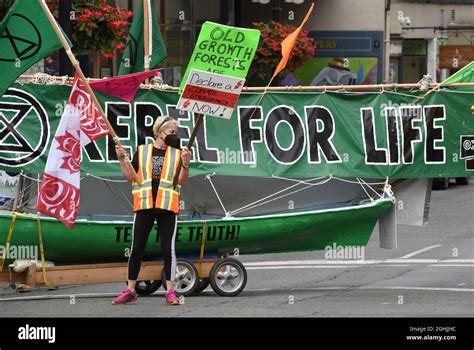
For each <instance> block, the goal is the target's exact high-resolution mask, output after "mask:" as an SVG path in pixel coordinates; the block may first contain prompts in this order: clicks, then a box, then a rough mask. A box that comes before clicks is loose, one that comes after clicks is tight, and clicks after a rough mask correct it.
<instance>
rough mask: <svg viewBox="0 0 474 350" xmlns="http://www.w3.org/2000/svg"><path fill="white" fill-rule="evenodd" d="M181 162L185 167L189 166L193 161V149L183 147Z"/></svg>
mask: <svg viewBox="0 0 474 350" xmlns="http://www.w3.org/2000/svg"><path fill="white" fill-rule="evenodd" d="M181 162H182V163H183V166H184V167H185V168H189V164H190V163H191V151H190V150H189V149H187V148H183V149H182V150H181Z"/></svg>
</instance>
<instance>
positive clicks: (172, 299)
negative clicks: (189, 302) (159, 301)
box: [165, 289, 179, 305]
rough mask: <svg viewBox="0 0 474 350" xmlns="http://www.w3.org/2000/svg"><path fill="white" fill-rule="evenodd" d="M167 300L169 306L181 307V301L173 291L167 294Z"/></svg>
mask: <svg viewBox="0 0 474 350" xmlns="http://www.w3.org/2000/svg"><path fill="white" fill-rule="evenodd" d="M165 298H166V303H167V304H168V305H179V299H178V297H177V296H176V293H175V291H174V290H173V289H171V290H169V291H168V292H166V294H165Z"/></svg>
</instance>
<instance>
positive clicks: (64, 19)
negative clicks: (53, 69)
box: [59, 0, 72, 76]
mask: <svg viewBox="0 0 474 350" xmlns="http://www.w3.org/2000/svg"><path fill="white" fill-rule="evenodd" d="M71 11H72V0H64V1H59V25H60V26H61V28H62V29H63V31H64V33H65V34H66V36H67V37H69V38H70V37H71V36H72V24H71ZM59 75H69V76H71V75H72V64H71V61H70V60H69V57H68V55H67V53H66V51H65V50H60V51H59Z"/></svg>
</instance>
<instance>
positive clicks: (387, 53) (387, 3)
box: [383, 0, 390, 84]
mask: <svg viewBox="0 0 474 350" xmlns="http://www.w3.org/2000/svg"><path fill="white" fill-rule="evenodd" d="M383 81H384V83H385V84H389V83H390V0H385V39H384V77H383Z"/></svg>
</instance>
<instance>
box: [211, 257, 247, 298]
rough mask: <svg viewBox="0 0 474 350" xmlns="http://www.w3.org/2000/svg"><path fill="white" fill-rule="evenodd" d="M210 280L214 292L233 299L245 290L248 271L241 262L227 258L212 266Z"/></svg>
mask: <svg viewBox="0 0 474 350" xmlns="http://www.w3.org/2000/svg"><path fill="white" fill-rule="evenodd" d="M210 280H211V287H212V289H213V290H214V292H216V293H217V294H219V295H220V296H223V297H233V296H236V295H239V294H240V293H241V292H242V291H243V290H244V288H245V285H246V284H247V271H246V270H245V267H244V265H243V264H242V263H241V262H240V261H239V260H237V259H235V258H225V259H222V260H219V261H218V262H216V263H215V264H214V266H212V269H211V273H210Z"/></svg>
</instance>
